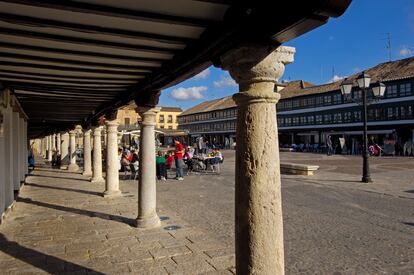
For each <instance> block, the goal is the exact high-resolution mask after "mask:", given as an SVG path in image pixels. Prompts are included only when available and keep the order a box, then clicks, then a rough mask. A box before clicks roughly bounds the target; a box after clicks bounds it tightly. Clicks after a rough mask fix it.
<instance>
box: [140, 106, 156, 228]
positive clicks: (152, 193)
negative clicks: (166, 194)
mask: <svg viewBox="0 0 414 275" xmlns="http://www.w3.org/2000/svg"><path fill="white" fill-rule="evenodd" d="M159 110H160V108H149V107H138V112H139V115H140V116H141V118H142V123H141V137H140V154H139V158H140V161H139V187H138V217H137V220H136V225H137V227H140V228H153V227H158V226H160V225H161V222H160V219H159V217H158V215H157V208H156V207H157V189H156V173H155V169H156V166H155V149H156V148H155V124H156V122H155V118H156V114H157V113H158V112H159Z"/></svg>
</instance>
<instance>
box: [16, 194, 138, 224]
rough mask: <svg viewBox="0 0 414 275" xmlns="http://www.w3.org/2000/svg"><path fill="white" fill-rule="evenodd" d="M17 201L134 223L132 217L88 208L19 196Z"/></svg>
mask: <svg viewBox="0 0 414 275" xmlns="http://www.w3.org/2000/svg"><path fill="white" fill-rule="evenodd" d="M17 201H18V202H24V203H29V204H34V205H37V206H42V207H47V208H51V209H55V210H59V211H65V212H71V213H75V214H78V215H84V216H88V217H97V218H100V219H104V220H109V221H117V222H122V223H125V224H128V225H130V226H134V225H135V220H134V219H129V218H125V217H122V216H117V215H111V214H106V213H101V212H96V211H89V210H85V209H77V208H72V207H67V206H61V205H56V204H50V203H45V202H40V201H34V200H32V199H30V198H21V197H19V198H17Z"/></svg>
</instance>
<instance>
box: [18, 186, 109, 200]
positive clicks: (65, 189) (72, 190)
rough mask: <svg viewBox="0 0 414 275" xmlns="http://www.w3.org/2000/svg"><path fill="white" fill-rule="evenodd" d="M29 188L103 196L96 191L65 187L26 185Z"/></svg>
mask: <svg viewBox="0 0 414 275" xmlns="http://www.w3.org/2000/svg"><path fill="white" fill-rule="evenodd" d="M25 185H27V186H34V187H40V188H48V189H55V190H63V191H70V192H76V193H82V194H86V195H95V196H99V197H101V196H102V193H99V192H94V191H87V190H80V189H72V188H65V187H57V186H48V185H42V184H37V183H26V184H25Z"/></svg>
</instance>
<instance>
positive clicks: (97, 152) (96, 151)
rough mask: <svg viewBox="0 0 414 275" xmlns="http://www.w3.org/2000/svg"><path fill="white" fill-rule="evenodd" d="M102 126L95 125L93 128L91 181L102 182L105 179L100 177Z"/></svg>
mask: <svg viewBox="0 0 414 275" xmlns="http://www.w3.org/2000/svg"><path fill="white" fill-rule="evenodd" d="M101 134H102V128H101V127H95V128H94V129H93V165H92V168H93V170H92V179H91V182H93V183H103V182H104V181H105V180H104V179H103V177H102V148H101V147H102V144H101V142H102V139H101Z"/></svg>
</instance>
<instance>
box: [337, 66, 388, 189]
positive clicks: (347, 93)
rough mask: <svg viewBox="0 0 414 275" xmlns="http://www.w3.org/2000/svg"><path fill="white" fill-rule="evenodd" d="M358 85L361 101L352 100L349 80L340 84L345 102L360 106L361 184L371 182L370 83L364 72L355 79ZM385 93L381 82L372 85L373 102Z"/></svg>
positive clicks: (351, 82)
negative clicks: (368, 112)
mask: <svg viewBox="0 0 414 275" xmlns="http://www.w3.org/2000/svg"><path fill="white" fill-rule="evenodd" d="M356 81H357V83H358V87H359V88H360V89H361V91H362V101H361V100H356V99H353V98H352V94H351V91H352V86H353V81H352V80H351V79H345V80H344V81H343V82H342V83H341V93H342V95H344V97H345V98H346V99H347V100H350V101H354V102H355V103H358V104H360V105H362V121H363V125H364V127H363V153H362V158H363V162H362V180H361V181H362V182H365V183H368V182H372V179H371V174H370V171H369V151H368V135H367V131H368V126H367V124H368V123H367V121H368V116H367V106H368V98H367V93H368V92H369V85H370V83H371V77H370V76H369V75H368V74H366V73H365V72H362V73H361V74H360V75H359V76H358V77H357V79H356ZM384 93H385V85H384V84H383V83H381V82H378V83H375V84H374V85H372V95H373V97H372V98H373V99H374V100H378V99H379V98H381V97H383V96H384Z"/></svg>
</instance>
